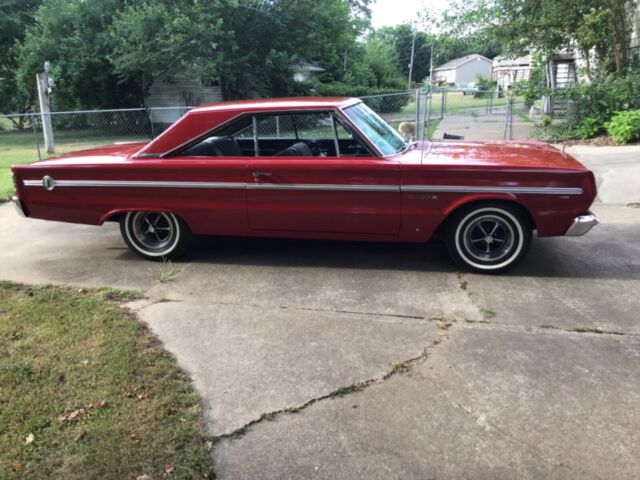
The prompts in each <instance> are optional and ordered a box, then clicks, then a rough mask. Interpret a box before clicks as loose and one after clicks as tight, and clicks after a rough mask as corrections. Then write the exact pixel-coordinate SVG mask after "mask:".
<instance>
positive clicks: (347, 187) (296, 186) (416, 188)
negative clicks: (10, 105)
mask: <svg viewBox="0 0 640 480" xmlns="http://www.w3.org/2000/svg"><path fill="white" fill-rule="evenodd" d="M52 180H53V179H52ZM23 184H24V185H25V186H26V187H42V186H43V182H42V181H40V180H24V181H23ZM55 186H56V188H58V187H143V188H220V189H251V190H335V191H359V192H361V191H370V192H451V193H512V194H535V195H580V194H582V188H556V187H476V186H464V185H459V186H449V185H404V186H400V185H352V184H344V185H343V184H328V183H326V184H325V183H245V182H168V181H154V180H150V181H147V180H55Z"/></svg>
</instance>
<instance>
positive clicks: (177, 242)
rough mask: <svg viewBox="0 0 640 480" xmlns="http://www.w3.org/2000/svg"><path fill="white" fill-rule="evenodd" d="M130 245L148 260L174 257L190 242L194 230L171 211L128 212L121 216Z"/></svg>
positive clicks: (122, 227) (123, 231)
mask: <svg viewBox="0 0 640 480" xmlns="http://www.w3.org/2000/svg"><path fill="white" fill-rule="evenodd" d="M120 232H121V233H122V238H124V241H125V243H126V244H127V246H128V247H129V248H130V249H131V250H132V251H134V252H135V253H137V254H138V255H140V256H141V257H143V258H146V259H148V260H162V259H165V258H168V259H174V258H177V257H179V256H180V255H182V254H183V253H184V252H185V250H186V249H187V248H188V246H189V244H190V243H191V238H192V235H191V231H190V230H189V227H188V226H187V224H186V223H185V222H184V221H183V220H182V219H181V218H180V217H178V216H176V215H174V214H173V213H168V212H128V213H127V214H126V215H124V217H122V219H121V220H120Z"/></svg>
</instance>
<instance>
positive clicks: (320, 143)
mask: <svg viewBox="0 0 640 480" xmlns="http://www.w3.org/2000/svg"><path fill="white" fill-rule="evenodd" d="M256 134H257V144H258V152H259V155H260V156H261V157H266V156H276V157H335V156H336V152H337V151H339V148H337V142H336V138H335V134H334V131H333V120H332V115H331V113H330V112H306V113H304V112H300V113H298V112H287V113H284V112H283V113H274V114H269V115H258V116H256Z"/></svg>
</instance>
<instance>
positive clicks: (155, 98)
mask: <svg viewBox="0 0 640 480" xmlns="http://www.w3.org/2000/svg"><path fill="white" fill-rule="evenodd" d="M221 101H222V89H221V88H220V84H219V82H217V81H210V82H201V81H199V80H196V79H193V78H189V77H181V78H175V79H173V80H155V81H154V82H153V83H152V84H151V86H150V87H149V90H148V91H147V94H146V96H145V98H144V104H145V106H146V107H147V108H153V109H155V110H152V116H153V123H164V124H170V123H173V122H175V121H176V120H177V119H179V118H180V117H181V116H182V115H184V113H185V112H186V111H187V109H186V108H175V107H193V106H196V105H203V104H206V103H214V102H221Z"/></svg>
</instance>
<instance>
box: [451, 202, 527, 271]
mask: <svg viewBox="0 0 640 480" xmlns="http://www.w3.org/2000/svg"><path fill="white" fill-rule="evenodd" d="M531 236H532V233H531V226H530V224H529V222H528V219H527V217H526V215H525V213H523V212H522V211H521V210H520V209H519V208H517V207H514V206H510V205H506V204H498V203H496V204H490V203H486V204H478V205H474V206H471V207H469V208H465V209H463V210H461V211H459V212H456V213H455V214H454V216H453V217H452V218H451V219H450V221H449V222H448V224H447V229H446V243H447V250H448V251H449V255H450V256H451V258H452V259H453V260H454V261H455V262H456V263H457V264H458V265H459V266H461V267H463V268H465V269H467V270H472V271H476V272H482V273H500V272H504V271H506V270H508V269H510V268H511V267H513V266H514V265H515V264H517V263H518V262H519V261H520V260H522V258H523V257H524V256H525V254H526V253H527V250H528V249H529V246H530V245H531Z"/></svg>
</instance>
